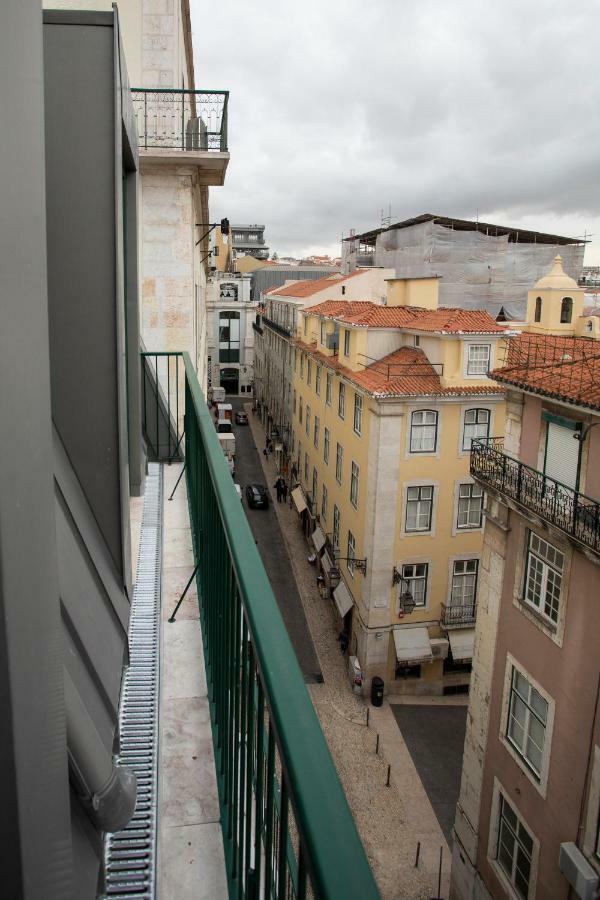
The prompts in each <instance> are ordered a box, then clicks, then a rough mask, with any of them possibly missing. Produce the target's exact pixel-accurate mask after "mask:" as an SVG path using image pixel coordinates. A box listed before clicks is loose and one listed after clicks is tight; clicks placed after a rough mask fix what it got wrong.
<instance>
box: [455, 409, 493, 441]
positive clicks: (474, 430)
mask: <svg viewBox="0 0 600 900" xmlns="http://www.w3.org/2000/svg"><path fill="white" fill-rule="evenodd" d="M489 434H490V411H489V409H466V410H465V422H464V428H463V442H462V448H463V450H470V449H471V441H475V440H482V439H484V440H485V439H487V438H488V437H489Z"/></svg>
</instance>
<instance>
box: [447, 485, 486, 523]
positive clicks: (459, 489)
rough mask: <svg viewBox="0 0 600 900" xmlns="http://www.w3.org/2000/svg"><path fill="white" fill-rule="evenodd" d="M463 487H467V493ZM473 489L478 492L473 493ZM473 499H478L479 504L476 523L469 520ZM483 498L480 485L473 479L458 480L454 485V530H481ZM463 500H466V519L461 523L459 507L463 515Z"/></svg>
mask: <svg viewBox="0 0 600 900" xmlns="http://www.w3.org/2000/svg"><path fill="white" fill-rule="evenodd" d="M465 489H468V493H467V491H466V490H465ZM474 491H479V494H475V495H473V492H474ZM473 500H480V501H481V503H480V504H479V507H480V508H479V520H478V522H477V523H476V524H474V523H473V522H472V521H471V517H472V511H471V503H472V501H473ZM483 500H484V492H483V488H482V487H481V485H479V484H477V483H476V482H475V481H459V482H458V484H457V486H456V508H455V516H454V521H455V523H456V531H481V529H482V528H483ZM465 501H466V514H467V521H466V523H463V524H462V525H461V522H460V518H461V507H462V512H463V515H464V512H465Z"/></svg>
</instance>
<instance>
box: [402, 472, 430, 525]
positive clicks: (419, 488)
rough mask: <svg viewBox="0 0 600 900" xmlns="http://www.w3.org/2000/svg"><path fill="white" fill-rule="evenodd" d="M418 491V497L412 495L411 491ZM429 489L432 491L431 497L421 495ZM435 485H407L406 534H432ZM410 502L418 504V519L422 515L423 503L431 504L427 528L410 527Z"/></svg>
mask: <svg viewBox="0 0 600 900" xmlns="http://www.w3.org/2000/svg"><path fill="white" fill-rule="evenodd" d="M415 490H416V491H418V496H417V497H416V498H413V497H410V494H411V493H414V491H415ZM426 490H429V491H431V496H430V497H421V492H422V491H426ZM435 493H436V490H435V486H434V485H433V484H410V485H407V486H406V497H405V502H404V507H405V509H404V533H405V534H430V533H431V532H432V530H433V503H434V499H435ZM409 503H416V504H417V511H416V519H417V520H418V519H419V517H420V515H421V504H422V503H428V504H429V524H428V526H427V528H408V509H409Z"/></svg>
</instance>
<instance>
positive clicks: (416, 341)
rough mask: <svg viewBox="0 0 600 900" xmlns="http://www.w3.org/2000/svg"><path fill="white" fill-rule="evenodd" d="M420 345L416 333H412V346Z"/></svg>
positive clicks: (419, 339)
mask: <svg viewBox="0 0 600 900" xmlns="http://www.w3.org/2000/svg"><path fill="white" fill-rule="evenodd" d="M420 346H421V338H420V336H419V335H418V334H414V335H413V347H420Z"/></svg>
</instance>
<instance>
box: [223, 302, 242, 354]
mask: <svg viewBox="0 0 600 900" xmlns="http://www.w3.org/2000/svg"><path fill="white" fill-rule="evenodd" d="M239 361H240V314H239V312H230V311H228V310H222V311H221V312H220V313H219V362H239Z"/></svg>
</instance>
